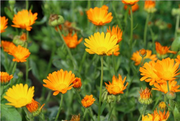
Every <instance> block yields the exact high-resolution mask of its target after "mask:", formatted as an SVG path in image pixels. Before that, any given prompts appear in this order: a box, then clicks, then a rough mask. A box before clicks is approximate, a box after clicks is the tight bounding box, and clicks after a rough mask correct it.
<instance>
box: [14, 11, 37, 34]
mask: <svg viewBox="0 0 180 121" xmlns="http://www.w3.org/2000/svg"><path fill="white" fill-rule="evenodd" d="M37 15H38V14H37V13H34V14H33V13H32V12H31V10H29V11H28V10H22V11H19V12H18V13H17V14H16V15H14V17H13V21H12V22H13V23H14V25H12V27H16V28H21V29H26V30H27V31H31V29H32V27H31V25H33V24H34V23H35V20H36V19H37Z"/></svg>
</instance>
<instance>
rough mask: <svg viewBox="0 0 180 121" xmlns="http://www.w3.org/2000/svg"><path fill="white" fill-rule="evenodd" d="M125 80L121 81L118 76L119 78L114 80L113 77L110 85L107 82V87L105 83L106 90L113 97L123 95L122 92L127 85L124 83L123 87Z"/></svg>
mask: <svg viewBox="0 0 180 121" xmlns="http://www.w3.org/2000/svg"><path fill="white" fill-rule="evenodd" d="M125 80H126V77H125V78H124V79H123V80H122V77H121V75H120V74H119V78H116V77H115V76H113V78H112V83H111V82H109V85H108V84H107V83H105V85H106V89H107V91H108V92H109V94H113V95H117V94H123V93H124V92H123V91H124V90H125V89H126V87H127V85H128V82H127V83H126V85H124V83H125Z"/></svg>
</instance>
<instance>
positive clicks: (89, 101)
mask: <svg viewBox="0 0 180 121" xmlns="http://www.w3.org/2000/svg"><path fill="white" fill-rule="evenodd" d="M94 101H95V99H94V98H93V95H86V96H85V97H84V98H83V99H82V100H81V103H82V105H83V106H84V107H85V108H87V107H90V106H91V105H92V104H93V103H94Z"/></svg>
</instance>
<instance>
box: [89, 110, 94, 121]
mask: <svg viewBox="0 0 180 121" xmlns="http://www.w3.org/2000/svg"><path fill="white" fill-rule="evenodd" d="M89 111H90V116H91V119H92V120H93V121H94V118H93V112H92V109H91V107H89Z"/></svg>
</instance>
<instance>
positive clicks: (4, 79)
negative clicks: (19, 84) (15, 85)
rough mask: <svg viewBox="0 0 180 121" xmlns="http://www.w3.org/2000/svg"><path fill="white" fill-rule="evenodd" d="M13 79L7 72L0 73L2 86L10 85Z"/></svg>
mask: <svg viewBox="0 0 180 121" xmlns="http://www.w3.org/2000/svg"><path fill="white" fill-rule="evenodd" d="M12 78H13V75H9V74H8V73H7V72H0V80H1V84H6V83H8V82H9V81H10V80H11V79H12Z"/></svg>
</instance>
